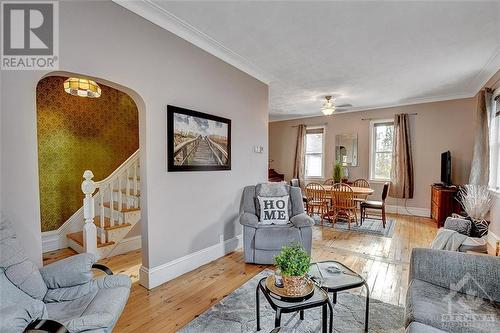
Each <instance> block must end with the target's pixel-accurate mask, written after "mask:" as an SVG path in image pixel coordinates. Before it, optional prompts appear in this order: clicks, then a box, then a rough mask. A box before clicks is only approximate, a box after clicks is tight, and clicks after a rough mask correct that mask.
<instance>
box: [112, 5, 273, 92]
mask: <svg viewBox="0 0 500 333" xmlns="http://www.w3.org/2000/svg"><path fill="white" fill-rule="evenodd" d="M113 2H114V3H116V4H118V5H120V6H122V7H124V8H126V9H128V10H129V11H131V12H133V13H135V14H137V15H139V16H142V17H143V18H145V19H146V20H148V21H150V22H152V23H154V24H156V25H158V26H159V27H161V28H163V29H165V30H167V31H170V32H171V33H173V34H174V35H177V36H179V37H180V38H182V39H184V40H186V41H188V42H189V43H191V44H194V45H196V46H197V47H199V48H200V49H202V50H204V51H206V52H208V53H210V54H211V55H213V56H215V57H217V58H219V59H221V60H223V61H225V62H227V63H228V64H230V65H232V66H234V67H236V68H238V69H239V70H241V71H243V72H245V73H247V74H248V75H250V76H252V77H254V78H256V79H257V80H259V81H261V82H263V83H265V84H269V83H270V82H271V75H268V74H267V73H264V72H263V71H262V70H261V69H259V68H258V67H257V66H255V65H254V64H253V63H251V62H250V61H249V60H247V59H246V58H244V57H242V56H240V55H239V54H237V53H236V52H233V51H231V50H230V49H228V48H227V47H225V46H224V45H222V44H221V43H219V42H218V41H217V40H215V39H213V38H212V37H210V36H208V35H207V34H205V33H203V32H201V31H200V30H198V29H196V28H195V27H193V26H192V25H190V24H188V23H187V22H185V21H183V20H181V19H180V18H178V17H177V16H175V15H174V14H172V13H170V12H169V11H167V10H165V8H162V7H160V6H158V5H157V4H155V3H154V2H153V1H151V0H138V1H127V0H113Z"/></svg>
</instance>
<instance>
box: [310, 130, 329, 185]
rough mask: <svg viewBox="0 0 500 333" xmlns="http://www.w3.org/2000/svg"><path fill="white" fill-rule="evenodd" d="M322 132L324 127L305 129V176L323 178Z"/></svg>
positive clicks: (323, 132)
mask: <svg viewBox="0 0 500 333" xmlns="http://www.w3.org/2000/svg"><path fill="white" fill-rule="evenodd" d="M324 134H325V129H324V127H319V128H308V129H306V149H305V176H306V178H324V154H323V151H324V137H325V135H324Z"/></svg>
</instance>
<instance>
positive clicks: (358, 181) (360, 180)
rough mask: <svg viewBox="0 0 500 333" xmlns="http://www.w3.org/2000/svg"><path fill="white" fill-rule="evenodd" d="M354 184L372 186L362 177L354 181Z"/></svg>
mask: <svg viewBox="0 0 500 333" xmlns="http://www.w3.org/2000/svg"><path fill="white" fill-rule="evenodd" d="M352 186H354V187H363V188H370V183H369V182H368V181H367V180H366V179H363V178H360V179H356V180H355V181H353V182H352Z"/></svg>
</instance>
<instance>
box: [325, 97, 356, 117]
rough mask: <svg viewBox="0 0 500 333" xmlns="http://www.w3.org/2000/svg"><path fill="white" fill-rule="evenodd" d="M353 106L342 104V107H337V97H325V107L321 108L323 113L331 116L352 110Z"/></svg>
mask: <svg viewBox="0 0 500 333" xmlns="http://www.w3.org/2000/svg"><path fill="white" fill-rule="evenodd" d="M351 106H352V104H342V105H337V106H335V97H333V96H325V101H324V102H323V105H322V106H321V112H323V114H324V115H325V116H331V115H332V114H334V113H335V112H342V111H345V110H347V109H348V108H350V107H351Z"/></svg>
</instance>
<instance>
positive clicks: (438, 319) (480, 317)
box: [405, 279, 500, 333]
mask: <svg viewBox="0 0 500 333" xmlns="http://www.w3.org/2000/svg"><path fill="white" fill-rule="evenodd" d="M499 314H500V304H499V303H495V302H493V301H490V300H486V299H482V298H479V297H471V296H468V295H466V294H463V293H459V292H455V291H452V290H450V289H447V288H443V287H439V286H436V285H434V284H431V283H428V282H425V281H422V280H418V279H413V280H412V281H411V283H410V285H409V287H408V293H407V297H406V316H405V321H406V325H409V324H410V323H411V322H413V321H416V322H419V323H422V324H425V325H429V326H432V327H435V328H438V329H441V330H444V331H447V332H454V333H461V332H470V333H476V332H481V333H483V332H484V333H486V332H499V331H500V315H499Z"/></svg>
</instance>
